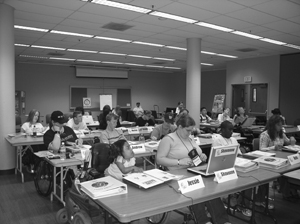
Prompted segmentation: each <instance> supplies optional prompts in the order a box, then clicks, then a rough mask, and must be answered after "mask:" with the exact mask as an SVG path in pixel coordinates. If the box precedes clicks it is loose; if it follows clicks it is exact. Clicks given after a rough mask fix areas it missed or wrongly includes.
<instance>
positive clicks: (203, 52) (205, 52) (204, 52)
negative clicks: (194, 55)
mask: <svg viewBox="0 0 300 224" xmlns="http://www.w3.org/2000/svg"><path fill="white" fill-rule="evenodd" d="M201 53H202V54H211V55H215V54H217V53H214V52H209V51H201Z"/></svg>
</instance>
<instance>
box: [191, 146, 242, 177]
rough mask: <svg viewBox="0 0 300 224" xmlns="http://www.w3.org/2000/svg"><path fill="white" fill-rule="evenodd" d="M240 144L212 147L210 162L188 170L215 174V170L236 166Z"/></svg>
mask: <svg viewBox="0 0 300 224" xmlns="http://www.w3.org/2000/svg"><path fill="white" fill-rule="evenodd" d="M238 147H239V145H227V146H218V147H212V148H211V152H210V155H209V158H208V163H207V164H204V165H200V166H197V167H191V168H188V169H187V170H188V171H189V172H193V173H196V174H200V175H203V176H211V175H214V172H216V171H219V170H224V169H229V168H232V167H234V164H235V160H236V155H237V152H238Z"/></svg>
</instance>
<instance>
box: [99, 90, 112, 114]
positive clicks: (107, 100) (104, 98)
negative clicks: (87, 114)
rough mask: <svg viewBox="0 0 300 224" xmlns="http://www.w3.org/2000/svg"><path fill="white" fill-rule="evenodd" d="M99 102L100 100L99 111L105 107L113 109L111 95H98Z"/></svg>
mask: <svg viewBox="0 0 300 224" xmlns="http://www.w3.org/2000/svg"><path fill="white" fill-rule="evenodd" d="M99 100H100V110H102V108H103V107H104V106H105V105H109V106H110V108H113V106H112V95H111V94H100V95H99Z"/></svg>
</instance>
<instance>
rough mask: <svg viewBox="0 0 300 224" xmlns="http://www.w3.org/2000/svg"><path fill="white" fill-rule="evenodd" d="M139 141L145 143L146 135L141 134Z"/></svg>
mask: <svg viewBox="0 0 300 224" xmlns="http://www.w3.org/2000/svg"><path fill="white" fill-rule="evenodd" d="M139 142H140V143H145V137H144V135H143V134H140V137H139Z"/></svg>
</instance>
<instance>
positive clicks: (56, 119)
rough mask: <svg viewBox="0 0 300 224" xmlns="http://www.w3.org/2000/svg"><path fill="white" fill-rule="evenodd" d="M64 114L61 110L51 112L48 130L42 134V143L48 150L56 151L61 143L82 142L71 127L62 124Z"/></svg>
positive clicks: (73, 143) (72, 143)
mask: <svg viewBox="0 0 300 224" xmlns="http://www.w3.org/2000/svg"><path fill="white" fill-rule="evenodd" d="M65 122H66V121H65V118H64V114H63V113H62V112H61V111H54V112H53V113H52V114H51V122H50V124H49V130H48V131H46V133H45V134H44V145H45V147H46V148H47V149H48V150H53V152H54V153H58V150H59V149H60V146H61V143H62V142H65V144H66V145H75V144H82V139H78V138H77V136H76V134H75V132H74V131H73V129H72V128H70V127H68V126H64V123H65Z"/></svg>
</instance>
